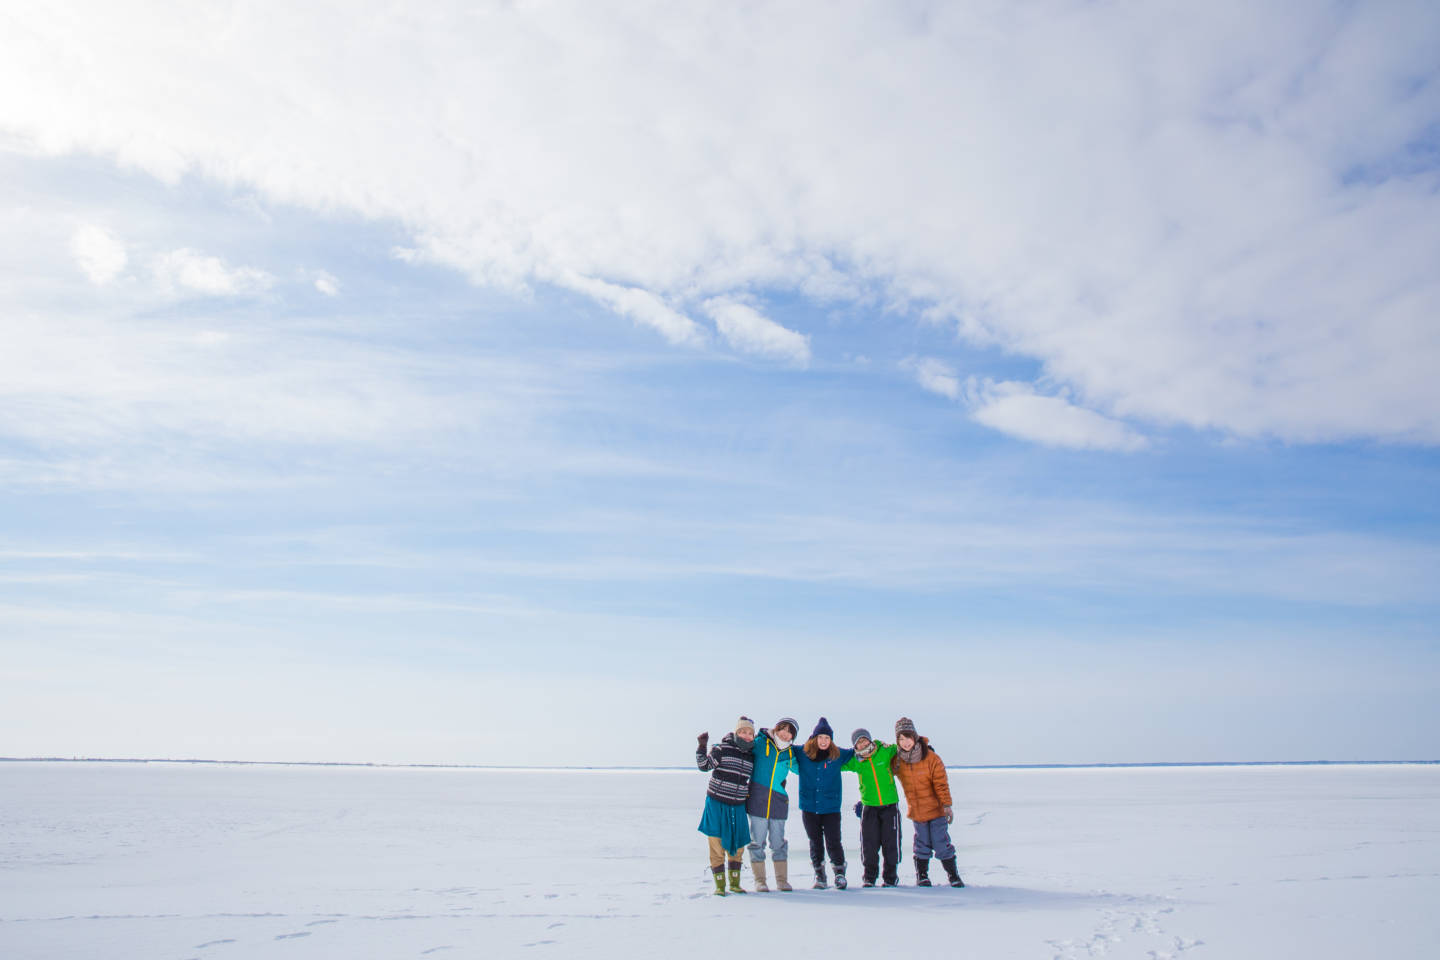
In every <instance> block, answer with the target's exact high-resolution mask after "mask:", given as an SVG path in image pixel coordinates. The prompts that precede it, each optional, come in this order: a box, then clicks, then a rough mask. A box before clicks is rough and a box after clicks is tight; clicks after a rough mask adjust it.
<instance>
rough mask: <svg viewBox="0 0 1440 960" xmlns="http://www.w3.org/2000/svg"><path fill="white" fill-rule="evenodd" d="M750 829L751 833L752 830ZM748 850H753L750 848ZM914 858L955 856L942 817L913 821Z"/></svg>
mask: <svg viewBox="0 0 1440 960" xmlns="http://www.w3.org/2000/svg"><path fill="white" fill-rule="evenodd" d="M750 822H751V823H752V824H753V823H754V822H755V818H754V817H751V818H750ZM751 829H752V831H753V829H754V828H753V827H752V828H751ZM750 849H752V850H753V849H755V848H754V847H753V846H752V847H751V848H750ZM915 856H916V857H918V858H919V859H921V860H929V859H930V858H931V857H936V858H938V859H940V860H949V859H950V858H951V857H953V856H955V844H953V843H951V842H950V826H949V824H947V823H946V822H945V818H944V817H937V818H936V819H934V820H927V821H925V822H924V823H921V822H920V821H918V820H917V821H915Z"/></svg>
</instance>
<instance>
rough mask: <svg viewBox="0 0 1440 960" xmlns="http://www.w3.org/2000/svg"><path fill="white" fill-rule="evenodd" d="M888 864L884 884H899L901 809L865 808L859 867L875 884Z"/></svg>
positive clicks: (887, 807) (898, 806) (898, 807)
mask: <svg viewBox="0 0 1440 960" xmlns="http://www.w3.org/2000/svg"><path fill="white" fill-rule="evenodd" d="M882 859H883V860H884V861H885V875H884V876H883V877H882V878H881V879H882V880H883V882H885V883H899V882H900V868H899V863H900V805H899V804H896V803H891V804H887V805H885V806H883V807H866V808H865V809H864V810H863V811H862V812H861V814H860V863H861V864H862V865H863V866H864V868H865V879H866V880H868V881H871V882H873V881H874V880H875V877H876V875H878V874H879V873H880V861H881V860H882Z"/></svg>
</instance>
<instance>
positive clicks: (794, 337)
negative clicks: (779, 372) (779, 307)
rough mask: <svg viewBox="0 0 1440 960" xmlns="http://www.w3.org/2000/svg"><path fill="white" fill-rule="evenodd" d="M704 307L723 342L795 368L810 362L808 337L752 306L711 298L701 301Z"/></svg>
mask: <svg viewBox="0 0 1440 960" xmlns="http://www.w3.org/2000/svg"><path fill="white" fill-rule="evenodd" d="M704 308H705V314H706V315H707V316H708V317H709V318H710V319H711V320H714V321H715V326H716V327H717V328H718V329H719V330H720V335H721V336H722V337H724V338H725V342H726V343H728V344H730V346H732V347H734V348H735V349H736V350H740V351H743V352H744V353H754V354H758V355H760V356H765V357H774V358H776V359H780V360H786V361H788V362H790V363H792V364H794V365H796V366H799V367H803V366H806V365H808V364H809V363H810V339H809V338H808V337H806V336H804V335H803V334H799V333H796V332H795V331H794V330H791V329H789V328H787V327H783V326H781V325H780V324H778V323H776V322H775V321H774V320H771V319H770V318H769V317H767V316H765V315H764V314H762V313H760V312H759V311H758V310H756V309H754V308H753V307H749V306H746V305H745V304H743V303H737V302H735V301H734V300H726V299H723V298H720V297H714V298H711V299H709V300H706V301H705V303H704Z"/></svg>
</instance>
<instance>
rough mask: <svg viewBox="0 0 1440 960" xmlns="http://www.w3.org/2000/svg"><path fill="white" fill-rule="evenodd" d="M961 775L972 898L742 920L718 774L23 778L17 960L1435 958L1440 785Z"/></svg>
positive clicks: (1336, 778)
mask: <svg viewBox="0 0 1440 960" xmlns="http://www.w3.org/2000/svg"><path fill="white" fill-rule="evenodd" d="M950 775H951V784H952V788H953V790H954V792H955V795H956V820H955V825H954V827H953V828H952V832H953V836H954V839H955V841H956V845H957V847H958V848H959V850H960V858H959V860H960V867H961V873H962V874H963V875H964V877H965V880H966V882H967V883H968V884H970V885H971V886H970V887H968V888H966V889H964V890H952V889H950V888H949V887H946V886H937V887H935V888H932V889H928V890H927V889H919V888H916V887H914V886H912V885H911V884H913V882H914V877H913V869H912V866H911V863H910V858H909V855H908V850H909V842H910V834H909V830H908V825H907V829H906V833H905V838H904V843H905V846H904V850H905V852H906V856H905V857H904V859H903V860H902V863H901V870H900V876H901V882H902V884H905V886H902V887H901V888H899V889H892V890H885V889H874V890H861V889H860V888H859V883H858V878H859V872H860V869H859V861H860V855H859V848H858V843H859V822H858V821H857V820H856V819H855V818H854V817H852V816H849V815H848V813H847V815H846V817H845V834H846V848H847V855H848V857H849V858H850V862H851V867H850V877H851V879H852V881H853V882H854V883H853V885H852V887H851V889H849V890H847V891H837V890H833V889H832V890H825V891H815V890H811V889H809V885H810V881H811V873H810V868H809V856H808V847H807V844H806V840H805V835H804V829H803V828H802V826H801V824H800V822H799V820H798V817H796V818H795V819H793V820H792V823H791V825H790V828H789V830H788V831H787V836H788V838H789V841H790V859H791V864H792V869H791V882H792V883H794V884H795V885H796V887H797V889H796V891H795V892H793V893H788V894H782V893H770V894H766V895H757V894H751V895H749V896H746V897H735V896H732V897H726V898H723V899H722V898H717V897H714V896H713V895H712V894H711V893H710V889H711V882H710V879H709V870H708V867H707V865H706V857H705V842H704V838H703V837H702V836H701V835H700V834H699V833H698V832H696V830H695V826H696V823H697V822H698V821H699V816H700V806H701V803H702V800H703V795H704V789H705V776H704V775H703V774H700V773H699V772H693V771H679V772H676V771H663V772H662V771H652V772H588V771H547V772H531V771H525V772H516V771H491V770H449V769H375V768H341V767H271V766H228V765H227V766H216V765H192V764H87V763H80V764H69V763H3V764H0V957H3V958H6V960H9V958H23V960H42V958H70V957H74V958H80V957H85V958H90V957H105V958H114V960H127V958H136V960H140V958H143V960H186V958H197V960H233V958H242V957H267V958H269V957H275V958H316V957H345V958H364V957H387V958H388V957H429V956H434V957H443V958H447V960H448V958H457V960H458V958H462V957H475V958H482V957H484V958H490V957H510V956H515V957H530V956H533V957H537V958H538V957H544V956H577V957H578V956H586V957H602V958H603V957H608V956H612V955H613V956H625V957H637V956H639V957H646V956H655V957H674V956H677V955H681V956H685V957H687V958H699V957H720V956H733V955H735V953H736V951H743V952H744V953H746V954H750V953H754V952H755V951H757V949H760V947H759V945H760V944H764V945H765V946H764V948H763V951H762V952H763V953H764V954H766V955H769V954H779V955H784V956H805V957H823V958H836V960H849V958H852V957H854V958H859V957H865V958H874V957H888V956H896V955H900V954H901V953H902V952H903V953H905V954H909V953H912V952H915V951H920V952H923V953H925V954H927V955H932V956H945V957H950V956H958V957H977V958H987V960H989V958H1010V957H1015V958H1022V957H1023V958H1044V960H1079V958H1092V957H1101V956H1104V957H1113V958H1122V960H1123V958H1144V960H1174V958H1178V957H1182V956H1184V957H1186V958H1193V960H1202V958H1204V957H1214V958H1217V960H1219V958H1223V960H1234V958H1247V957H1256V958H1259V957H1280V956H1297V957H1298V956H1303V957H1306V958H1311V960H1324V958H1331V957H1334V958H1340V957H1345V958H1347V960H1348V958H1353V957H1355V956H1381V957H1396V958H1401V957H1407V958H1408V957H1419V956H1431V955H1435V954H1436V953H1437V951H1440V920H1437V917H1436V911H1435V910H1434V904H1435V903H1437V902H1440V767H1436V766H1403V765H1396V766H1344V767H1339V766H1335V767H1326V766H1316V767H1252V768H1245V767H1205V768H1178V769H1177V768H1144V769H1106V770H986V771H969V770H952V771H951V774H950ZM846 786H847V791H849V792H850V793H851V799H852V801H853V791H854V778H853V777H848V776H847V783H846ZM937 869H938V867H937ZM934 874H935V870H932V876H934ZM745 885H746V887H747V888H748V887H750V886H751V880H750V871H749V868H748V863H747V867H746V871H745Z"/></svg>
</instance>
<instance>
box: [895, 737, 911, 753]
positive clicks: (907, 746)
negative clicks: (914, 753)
mask: <svg viewBox="0 0 1440 960" xmlns="http://www.w3.org/2000/svg"><path fill="white" fill-rule="evenodd" d="M895 742H896V743H898V744H899V745H900V749H901V750H913V749H915V738H914V737H912V736H910V734H908V733H901V734H897V735H896V736H895Z"/></svg>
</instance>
